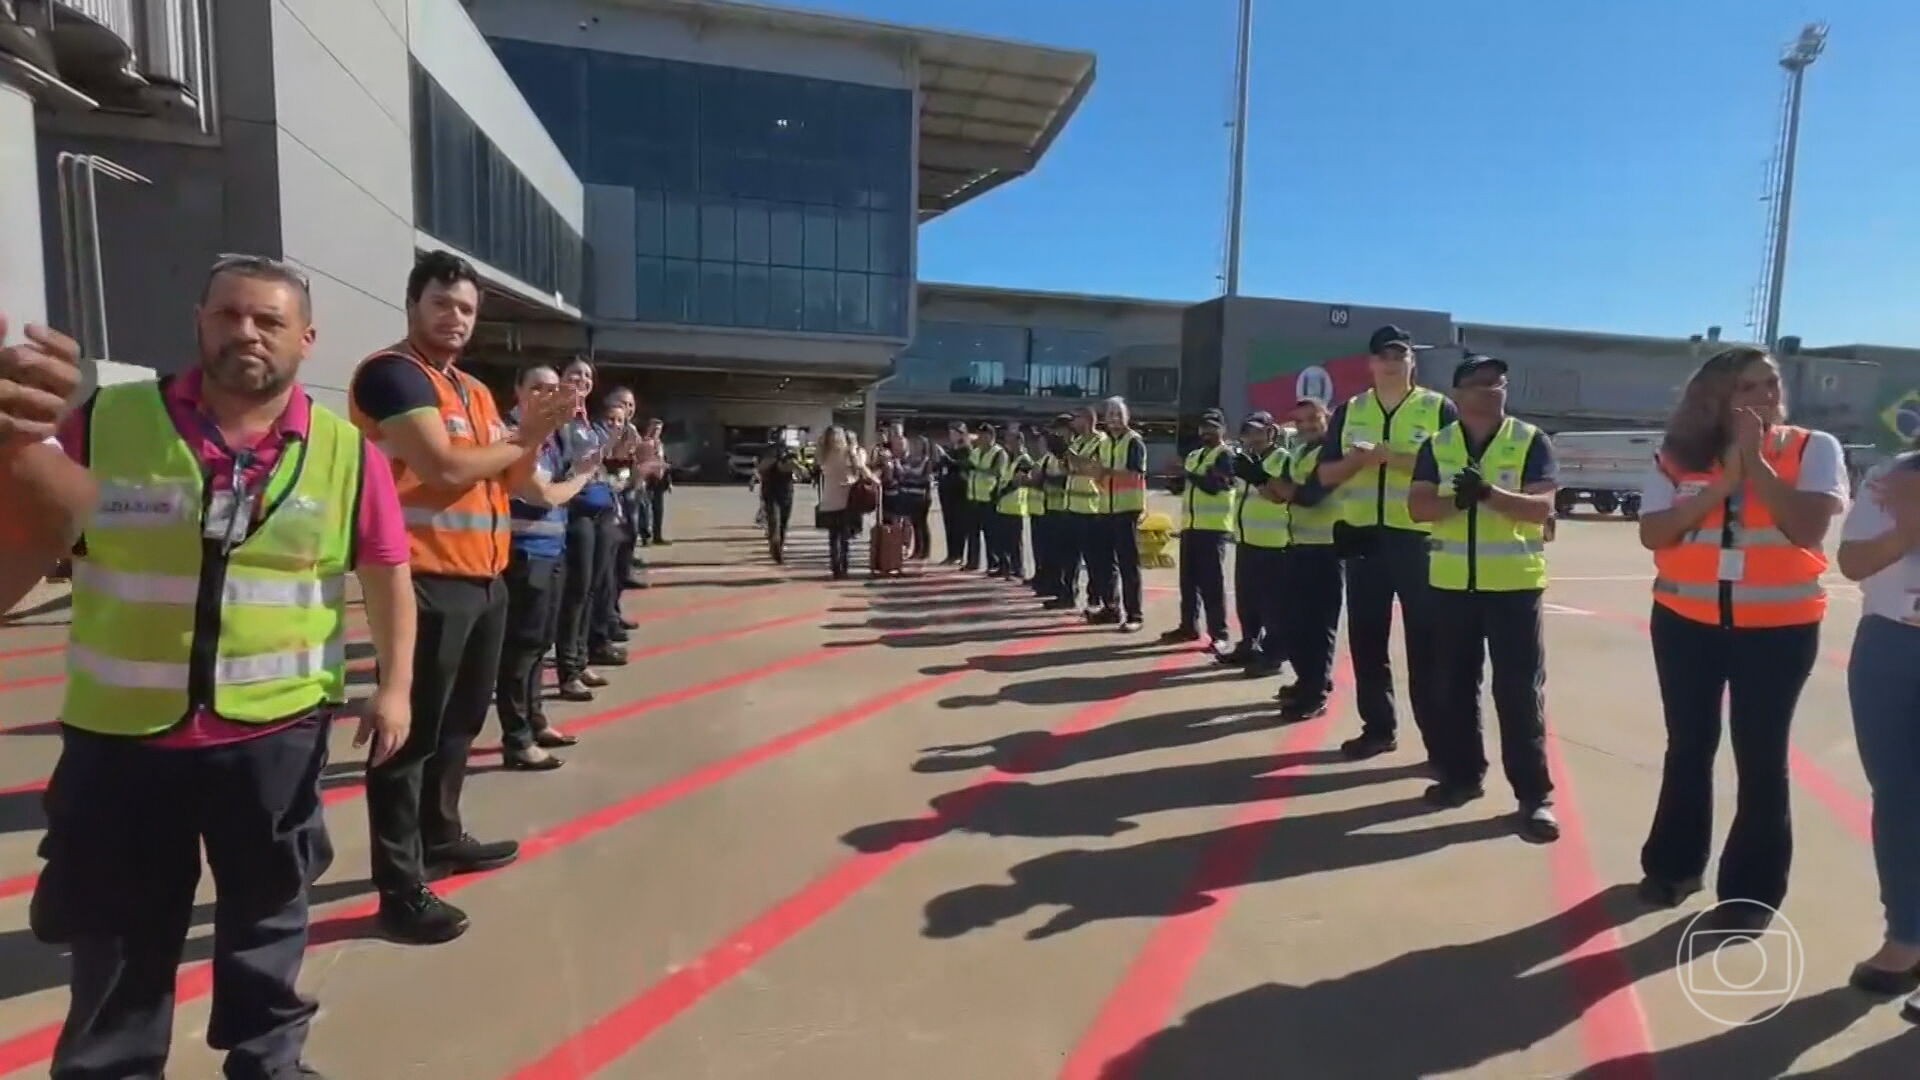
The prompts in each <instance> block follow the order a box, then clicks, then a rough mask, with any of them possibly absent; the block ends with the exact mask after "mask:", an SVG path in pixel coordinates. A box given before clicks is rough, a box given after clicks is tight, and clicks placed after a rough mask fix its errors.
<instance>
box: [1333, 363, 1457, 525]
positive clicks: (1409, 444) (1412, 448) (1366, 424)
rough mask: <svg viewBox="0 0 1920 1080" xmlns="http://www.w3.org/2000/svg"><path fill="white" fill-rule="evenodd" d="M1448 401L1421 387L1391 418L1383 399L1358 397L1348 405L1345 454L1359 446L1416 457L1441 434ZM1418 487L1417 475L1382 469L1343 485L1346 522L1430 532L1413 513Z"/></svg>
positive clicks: (1342, 442)
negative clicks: (1412, 496) (1412, 495)
mask: <svg viewBox="0 0 1920 1080" xmlns="http://www.w3.org/2000/svg"><path fill="white" fill-rule="evenodd" d="M1446 401H1447V399H1446V398H1444V397H1441V396H1440V395H1439V394H1437V393H1434V392H1433V391H1432V390H1428V389H1426V388H1425V387H1420V386H1416V387H1414V388H1413V391H1412V392H1411V393H1409V394H1408V395H1407V397H1406V400H1404V401H1402V402H1401V403H1400V406H1399V408H1396V409H1394V410H1393V415H1392V416H1388V415H1387V412H1386V410H1385V409H1383V408H1381V407H1380V398H1379V396H1378V395H1377V394H1375V392H1374V391H1372V390H1367V391H1365V392H1364V393H1360V394H1357V395H1355V396H1354V397H1353V398H1352V399H1351V400H1349V401H1348V402H1347V418H1346V423H1345V426H1344V427H1343V428H1342V430H1341V432H1340V451H1341V453H1343V454H1346V453H1351V452H1352V451H1353V448H1354V445H1355V444H1356V443H1363V442H1364V443H1372V444H1374V445H1376V446H1384V447H1386V448H1387V449H1389V450H1392V451H1394V452H1395V453H1400V454H1413V453H1417V452H1418V451H1419V449H1420V444H1421V443H1423V442H1426V441H1427V440H1428V439H1430V438H1432V437H1433V433H1434V432H1436V431H1438V430H1440V418H1441V415H1442V410H1443V408H1444V406H1445V405H1446ZM1412 487H1413V471H1412V470H1410V469H1396V468H1394V467H1393V466H1391V465H1382V466H1380V467H1379V468H1377V469H1373V470H1370V471H1362V472H1360V473H1358V474H1356V475H1354V476H1352V477H1350V478H1348V480H1347V482H1346V483H1344V484H1341V485H1340V505H1341V508H1342V512H1341V516H1342V517H1343V518H1345V519H1346V521H1347V522H1349V523H1350V524H1353V525H1361V526H1367V525H1385V526H1387V527H1388V528H1393V529H1407V530H1411V531H1415V532H1426V531H1428V529H1429V528H1430V526H1429V525H1428V524H1427V523H1426V522H1423V521H1415V520H1413V515H1412V514H1411V513H1409V512H1408V510H1407V494H1408V492H1409V490H1410V489H1411V488H1412Z"/></svg>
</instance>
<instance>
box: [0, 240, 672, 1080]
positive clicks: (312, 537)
mask: <svg viewBox="0 0 1920 1080" xmlns="http://www.w3.org/2000/svg"><path fill="white" fill-rule="evenodd" d="M405 299H406V316H407V327H408V334H407V338H406V339H405V340H404V341H402V342H400V343H397V344H396V345H394V346H392V347H391V348H388V349H383V350H381V351H379V352H377V353H375V354H374V355H373V356H370V357H368V358H367V359H366V360H364V361H362V363H361V364H360V366H359V367H358V368H357V370H356V371H355V374H354V377H353V379H352V383H351V385H350V388H349V391H348V397H349V403H348V415H347V416H346V417H341V416H339V415H338V414H336V413H334V412H331V411H329V410H328V409H326V408H324V407H323V406H321V405H319V404H317V403H315V402H314V401H313V400H312V398H311V397H310V396H309V395H308V394H307V392H306V391H305V389H304V388H303V387H301V385H300V383H299V379H298V376H299V371H300V368H301V366H302V364H303V363H304V362H305V361H306V359H307V358H308V357H309V356H310V355H311V353H312V350H313V348H314V346H315V342H316V339H317V331H316V328H315V323H314V318H313V315H314V312H313V301H312V292H311V288H310V286H309V283H308V281H307V278H306V276H305V275H304V273H303V272H302V271H301V270H299V269H298V268H297V267H295V266H292V265H290V264H288V263H285V262H281V261H278V260H274V259H270V258H264V257H257V256H244V255H236V256H225V257H222V258H221V259H219V260H218V261H217V262H215V263H214V264H213V266H212V267H210V269H209V271H208V273H207V278H206V283H205V286H204V289H203V293H202V298H201V302H200V304H199V305H198V306H197V308H196V310H195V313H194V315H195V323H196V330H197V341H198V345H199V358H198V360H199V362H198V364H197V365H196V366H195V367H193V368H192V369H190V370H188V371H186V372H183V373H181V374H179V375H174V376H167V377H163V378H162V379H160V380H159V381H158V382H157V383H127V384H120V385H114V386H108V387H101V388H97V389H96V388H94V387H93V386H92V385H91V384H90V382H89V380H88V379H87V378H86V377H85V373H84V370H83V365H82V363H81V361H80V359H79V356H78V348H77V346H76V345H75V344H74V342H73V341H72V340H71V339H69V338H67V337H65V336H64V335H61V334H58V333H57V332H54V331H52V330H49V329H46V328H44V327H28V328H27V331H26V340H25V341H24V342H21V343H17V344H14V345H11V346H7V347H5V348H0V501H4V502H5V504H6V505H8V506H10V507H13V508H15V509H17V510H21V511H24V512H23V513H20V514H9V515H7V516H6V521H5V522H4V523H0V555H3V556H4V557H0V607H11V606H12V605H13V604H14V603H16V602H18V600H19V599H20V598H21V597H22V596H24V595H26V593H27V591H28V590H29V589H31V588H32V587H33V586H35V585H36V584H38V582H39V581H40V580H41V578H42V577H43V576H44V575H45V574H46V572H47V571H48V570H49V569H51V568H52V567H53V566H54V565H56V564H57V563H58V562H59V561H60V560H61V559H62V558H63V557H65V556H67V555H71V557H72V562H73V577H72V589H73V592H72V612H73V615H72V630H71V633H70V642H69V648H68V654H67V659H68V677H67V684H66V692H65V700H64V701H63V703H62V706H61V712H60V720H61V729H60V737H61V748H60V757H59V761H58V762H57V764H56V765H55V768H54V771H53V775H52V777H51V778H50V779H49V781H48V785H47V789H46V794H45V797H44V807H45V814H46V821H47V829H46V834H45V836H44V838H43V839H42V842H41V845H40V856H41V858H42V860H43V862H44V867H43V869H42V872H41V874H40V875H39V880H38V882H37V884H36V887H35V890H34V894H33V897H32V900H31V903H30V908H29V919H30V924H31V927H32V930H33V932H34V934H35V935H36V937H38V938H39V939H41V940H43V941H45V942H47V943H50V944H56V945H61V946H64V947H66V948H67V949H68V950H70V952H71V954H72V961H73V962H72V973H71V977H70V988H71V1001H70V1004H69V1009H68V1015H67V1020H66V1023H65V1025H64V1026H63V1028H62V1031H61V1034H60V1037H59V1040H58V1043H57V1045H56V1047H55V1049H54V1052H53V1063H52V1075H53V1076H54V1077H56V1078H58V1080H69V1078H73V1080H79V1078H93V1077H102V1076H155V1075H160V1074H161V1073H162V1072H163V1071H164V1069H165V1064H166V1060H167V1057H168V1050H169V1047H170V1044H171V1040H172V1031H173V1003H174V999H173V985H174V975H175V969H176V968H177V967H178V965H179V962H180V957H181V951H182V948H183V947H184V944H185V940H186V936H187V931H188V927H189V925H190V923H191V915H192V911H193V905H194V892H195V889H196V886H197V884H198V881H199V876H200V861H201V853H202V850H203V849H204V851H205V857H206V860H207V863H208V865H209V866H210V867H211V869H212V872H213V877H214V886H215V908H214V935H213V954H214V955H213V979H214V990H213V996H214V1000H213V1013H212V1021H211V1023H210V1025H209V1027H208V1030H207V1039H208V1042H209V1043H210V1044H211V1045H212V1046H213V1047H214V1048H216V1049H219V1050H222V1051H225V1052H226V1063H225V1070H224V1071H225V1073H226V1075H227V1076H229V1077H234V1078H238V1080H256V1078H258V1080H268V1078H271V1080H284V1078H287V1077H316V1076H318V1075H319V1073H318V1072H317V1071H315V1070H313V1069H312V1068H310V1067H309V1066H307V1065H306V1064H305V1063H304V1062H302V1060H301V1057H302V1050H303V1048H304V1046H305V1042H306V1036H307V1030H308V1027H309V1025H310V1023H311V1020H312V1017H313V1015H314V1013H315V1011H316V1008H317V1006H316V1005H315V1003H314V1002H312V1001H311V1000H308V999H306V998H303V997H302V996H301V995H300V994H299V992H298V989H297V980H298V977H299V972H300V967H301V962H302V959H303V956H304V953H305V949H306V944H307V932H308V925H309V914H308V896H309V891H310V889H311V886H312V885H313V883H314V882H315V881H317V880H318V879H319V878H320V877H321V875H323V874H324V873H325V872H326V870H327V869H328V867H329V866H330V864H331V862H332V860H333V846H332V843H331V840H330V837H329V835H328V831H327V826H326V821H325V818H324V815H323V812H322V805H323V802H322V799H321V787H322V782H323V778H325V777H328V776H330V773H329V770H328V763H329V748H328V743H329V738H328V735H329V732H330V731H331V729H332V726H333V720H334V718H335V717H336V715H338V714H339V713H340V711H341V710H342V709H343V708H344V707H345V705H346V702H347V691H348V686H349V683H350V681H351V680H350V678H349V675H348V670H347V661H348V646H347V641H346V638H347V632H346V631H347V620H348V607H349V604H348V590H347V583H346V578H347V575H348V574H353V575H355V576H357V578H358V580H359V583H360V587H361V596H362V604H363V606H364V609H365V613H366V619H367V624H368V628H369V630H370V636H371V639H372V644H373V650H374V654H375V657H376V659H377V667H376V674H375V678H374V681H375V686H374V688H373V691H372V693H371V694H370V695H369V696H368V697H367V699H366V701H365V702H364V703H363V705H362V707H361V719H360V726H359V730H358V731H357V732H356V734H355V739H354V745H355V746H357V747H365V748H367V750H368V757H367V763H366V778H365V782H366V802H367V814H368V824H369V832H370V834H371V853H370V861H371V863H372V871H373V874H372V876H373V881H374V885H375V888H376V890H377V892H378V915H377V921H378V924H379V925H380V927H381V928H382V930H383V931H384V932H385V933H386V934H387V935H388V936H389V937H390V938H392V939H394V940H397V941H401V942H409V943H419V944H429V943H438V942H445V941H449V940H452V939H453V938H455V937H458V936H459V935H460V934H462V933H464V932H465V930H466V929H467V927H468V919H467V916H466V914H465V913H463V912H461V911H459V910H458V909H457V908H454V907H453V906H452V905H450V904H448V903H446V902H445V901H443V900H441V899H440V898H439V897H437V896H436V895H435V894H434V892H433V890H432V888H431V886H430V883H431V882H432V881H434V880H438V879H440V878H442V877H444V876H447V875H451V874H458V873H465V872H473V871H481V870H488V869H494V868H498V867H501V866H505V865H507V864H508V863H511V862H512V861H514V859H515V858H516V857H517V856H518V845H517V844H515V843H513V842H512V841H482V840H480V839H477V838H475V837H474V836H472V835H470V834H469V833H468V832H467V831H466V830H465V828H464V827H463V825H462V822H461V815H460V798H461V792H462V788H463V781H464V778H465V775H466V768H467V759H468V756H469V753H470V751H471V749H472V745H473V741H474V738H475V737H476V736H477V735H478V734H479V732H480V730H481V727H482V726H483V725H484V723H485V721H486V716H487V712H488V709H489V707H490V706H491V705H492V704H493V703H494V701H495V699H496V698H498V699H499V701H500V709H501V718H502V726H503V730H504V732H505V735H506V741H507V747H508V751H507V752H508V763H509V765H510V766H517V767H523V768H543V769H544V768H552V767H553V766H554V764H555V761H556V759H553V758H552V757H551V756H550V755H548V754H547V753H546V751H547V750H548V749H549V748H550V747H552V746H554V745H557V744H565V743H567V742H570V741H571V740H570V739H568V738H567V737H566V736H564V735H563V734H561V733H559V732H558V731H557V730H555V729H554V728H552V726H551V725H549V724H547V723H545V721H544V719H543V718H542V717H541V715H540V713H539V709H538V698H539V695H538V693H537V692H536V690H535V686H536V682H537V676H536V675H534V674H531V672H534V671H537V665H538V661H539V655H540V654H541V653H543V652H545V651H546V649H547V647H548V646H549V645H550V644H556V643H558V644H559V646H560V647H559V648H558V650H557V652H558V657H557V662H558V663H559V665H560V667H561V669H562V670H561V674H562V689H563V693H564V694H565V696H569V697H572V698H574V699H581V698H582V697H583V696H584V694H585V693H590V690H591V688H590V687H589V686H587V683H588V682H589V681H591V678H592V673H591V670H590V668H588V667H587V666H586V663H595V664H610V663H619V662H622V661H623V660H624V657H623V656H622V655H621V654H620V653H619V651H618V649H617V645H616V644H615V643H616V642H617V640H618V639H619V638H620V637H622V636H624V631H625V627H624V626H623V625H622V624H621V623H620V622H619V616H618V607H617V592H618V590H617V588H615V589H613V590H609V589H607V588H606V585H607V584H608V583H611V584H612V585H614V586H618V585H621V584H624V582H623V581H622V580H621V579H622V578H623V577H624V576H625V575H627V574H631V573H634V572H635V569H636V568H635V567H633V566H632V564H631V556H632V551H633V541H634V539H635V537H634V536H633V533H632V531H631V530H630V529H627V530H622V529H621V528H619V525H620V523H621V522H622V521H625V522H629V523H630V522H632V521H633V520H634V519H635V516H636V515H635V514H634V513H633V512H632V511H630V510H629V511H624V512H623V511H622V509H621V505H622V499H623V498H631V497H632V495H631V488H629V489H628V491H627V492H622V491H621V490H619V485H618V484H617V483H616V482H615V481H614V480H613V479H612V478H613V476H614V475H616V473H617V474H618V475H622V476H625V477H628V478H638V479H641V480H645V479H647V478H652V477H658V476H662V475H664V473H665V471H666V470H665V462H664V458H663V456H662V455H661V453H660V451H659V446H658V443H657V440H656V441H653V442H651V443H649V441H648V440H647V439H645V438H644V437H637V436H636V435H635V433H633V432H632V429H631V427H630V426H628V425H627V419H628V418H629V417H630V415H631V412H632V408H633V402H632V399H631V396H630V395H627V394H625V393H624V392H622V391H615V392H613V393H611V394H609V395H607V396H606V397H605V398H604V399H603V401H602V415H601V419H600V421H599V422H598V423H595V424H589V423H587V422H586V418H585V416H584V415H583V413H582V407H583V404H584V402H585V401H586V400H587V395H588V394H589V393H590V391H591V379H592V372H591V368H590V367H586V366H584V365H575V366H573V367H570V368H569V369H568V371H567V373H566V374H565V375H564V376H562V375H560V374H558V373H555V372H553V371H552V370H551V369H546V368H536V369H533V370H531V371H529V372H527V373H525V374H524V375H523V377H522V379H521V381H520V387H519V392H518V405H517V408H516V409H515V410H514V411H513V412H512V413H511V414H505V415H503V414H502V413H501V411H500V410H499V409H498V408H497V406H496V405H495V403H494V400H493V396H492V394H491V392H490V391H489V390H488V389H487V388H486V387H485V386H484V385H483V384H482V383H480V382H479V380H477V379H475V378H474V377H473V376H472V375H470V374H468V373H466V372H464V371H462V370H460V368H459V367H458V361H459V359H460V357H461V355H462V353H463V352H464V350H465V348H466V345H467V343H468V341H469V340H470V338H471V336H472V332H473V327H474V322H475V320H476V318H477V316H478V313H479V306H480V291H479V281H478V277H477V275H476V274H475V272H474V270H473V268H472V267H471V266H470V265H468V264H467V263H466V262H465V261H464V260H462V259H460V258H458V257H457V256H454V255H452V254H450V253H446V252H433V253H429V254H426V255H424V256H422V257H421V259H420V260H419V261H418V262H417V263H416V265H415V267H414V269H413V271H412V273H411V274H410V276H409V278H408V281H407V284H406V293H405ZM5 336H6V329H5V326H4V324H3V323H0V342H4V341H5ZM649 447H651V450H649V449H648V448H649ZM610 468H612V469H613V470H614V471H613V472H610V471H609V469H610ZM589 552H590V553H591V554H589ZM570 559H571V560H572V561H573V562H574V563H575V564H576V565H578V566H579V567H580V570H579V573H578V575H577V576H576V575H575V574H574V573H571V572H570V570H571V568H570V567H568V566H567V564H568V562H569V560H570ZM556 598H557V602H555V601H556ZM556 616H557V617H556ZM569 616H571V617H572V618H574V619H576V620H578V621H577V622H569ZM510 631H511V632H510ZM583 643H584V649H585V652H584V655H583V654H582V652H581V651H580V650H581V648H582V644H583ZM569 688H571V692H568V691H569Z"/></svg>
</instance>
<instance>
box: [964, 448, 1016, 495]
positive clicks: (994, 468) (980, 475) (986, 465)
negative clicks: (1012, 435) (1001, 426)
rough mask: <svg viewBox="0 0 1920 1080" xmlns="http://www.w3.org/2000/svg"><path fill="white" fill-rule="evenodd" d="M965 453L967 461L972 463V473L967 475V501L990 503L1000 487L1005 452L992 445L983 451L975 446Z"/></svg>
mask: <svg viewBox="0 0 1920 1080" xmlns="http://www.w3.org/2000/svg"><path fill="white" fill-rule="evenodd" d="M967 453H968V455H969V456H968V459H967V460H969V461H971V462H972V463H973V471H972V472H970V473H968V474H967V501H968V502H977V503H990V502H992V501H993V493H994V491H995V490H996V489H998V488H999V486H1000V470H1001V466H1002V464H1003V459H1004V458H1005V457H1006V455H1007V452H1006V451H1005V450H1004V449H1002V448H1001V447H999V446H998V445H994V446H989V447H987V448H986V449H985V450H982V449H980V448H979V447H977V446H976V447H974V448H973V449H972V450H969V451H967Z"/></svg>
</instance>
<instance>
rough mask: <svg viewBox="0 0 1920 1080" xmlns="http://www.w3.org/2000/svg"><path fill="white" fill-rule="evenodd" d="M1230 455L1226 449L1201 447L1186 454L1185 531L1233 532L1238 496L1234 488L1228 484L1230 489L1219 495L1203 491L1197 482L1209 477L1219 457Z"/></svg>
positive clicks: (1223, 447) (1181, 525) (1183, 521)
mask: <svg viewBox="0 0 1920 1080" xmlns="http://www.w3.org/2000/svg"><path fill="white" fill-rule="evenodd" d="M1226 452H1227V448H1226V447H1225V446H1216V447H1213V448H1212V449H1208V448H1207V447H1204V446H1202V447H1200V448H1199V449H1197V450H1195V451H1193V452H1192V453H1190V454H1188V455H1187V490H1186V492H1185V496H1186V497H1185V498H1184V499H1182V500H1181V501H1182V503H1183V504H1184V506H1185V510H1186V512H1185V513H1184V514H1183V515H1182V516H1181V521H1180V527H1181V528H1182V529H1195V530H1198V531H1200V532H1231V531H1233V504H1234V501H1235V500H1234V496H1235V495H1236V494H1237V492H1236V491H1235V485H1234V484H1232V483H1228V485H1227V489H1226V490H1225V491H1222V492H1221V493H1219V494H1218V495H1210V494H1208V493H1207V492H1204V491H1201V490H1200V488H1199V486H1198V485H1197V484H1195V483H1194V481H1195V480H1197V479H1199V478H1200V477H1202V476H1205V475H1207V473H1208V472H1209V471H1211V470H1212V469H1213V466H1214V463H1215V462H1217V461H1219V460H1220V455H1221V454H1224V453H1226Z"/></svg>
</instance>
